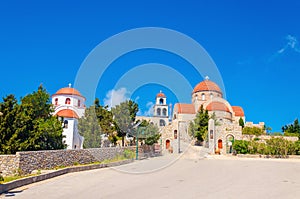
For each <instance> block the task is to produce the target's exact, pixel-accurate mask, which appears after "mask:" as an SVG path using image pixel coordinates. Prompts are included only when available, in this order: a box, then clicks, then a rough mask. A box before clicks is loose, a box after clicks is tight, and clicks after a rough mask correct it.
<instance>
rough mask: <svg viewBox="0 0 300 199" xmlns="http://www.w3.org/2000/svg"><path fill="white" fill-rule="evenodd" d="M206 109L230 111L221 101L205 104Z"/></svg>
mask: <svg viewBox="0 0 300 199" xmlns="http://www.w3.org/2000/svg"><path fill="white" fill-rule="evenodd" d="M206 110H208V111H226V112H230V110H229V108H228V107H227V106H226V105H225V104H224V103H222V102H211V103H209V104H208V105H207V106H206Z"/></svg>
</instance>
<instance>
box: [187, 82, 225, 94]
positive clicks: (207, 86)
mask: <svg viewBox="0 0 300 199" xmlns="http://www.w3.org/2000/svg"><path fill="white" fill-rule="evenodd" d="M200 91H216V92H218V93H222V91H221V89H220V87H219V86H218V85H217V84H216V83H215V82H212V81H210V80H208V79H206V80H204V81H202V82H200V83H199V84H197V85H196V86H195V88H194V90H193V93H196V92H200Z"/></svg>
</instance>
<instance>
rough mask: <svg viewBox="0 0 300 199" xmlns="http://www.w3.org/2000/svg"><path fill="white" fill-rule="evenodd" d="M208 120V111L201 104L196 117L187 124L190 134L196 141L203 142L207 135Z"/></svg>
mask: <svg viewBox="0 0 300 199" xmlns="http://www.w3.org/2000/svg"><path fill="white" fill-rule="evenodd" d="M208 120H209V115H208V111H207V110H204V108H203V105H201V107H200V110H199V111H198V113H197V115H196V118H195V119H194V121H193V122H191V123H190V124H189V132H190V135H191V136H193V137H195V138H197V140H198V141H200V142H203V141H204V140H205V139H206V137H207V131H208Z"/></svg>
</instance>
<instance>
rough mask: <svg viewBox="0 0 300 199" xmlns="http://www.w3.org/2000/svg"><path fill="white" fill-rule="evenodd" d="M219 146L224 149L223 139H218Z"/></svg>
mask: <svg viewBox="0 0 300 199" xmlns="http://www.w3.org/2000/svg"><path fill="white" fill-rule="evenodd" d="M218 148H219V149H222V148H223V142H222V140H221V139H219V140H218Z"/></svg>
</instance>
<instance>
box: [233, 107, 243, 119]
mask: <svg viewBox="0 0 300 199" xmlns="http://www.w3.org/2000/svg"><path fill="white" fill-rule="evenodd" d="M232 109H233V112H234V113H235V116H238V117H244V116H245V114H244V110H243V108H242V107H240V106H232Z"/></svg>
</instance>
